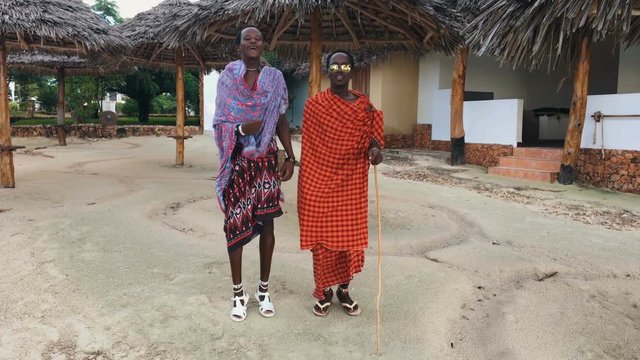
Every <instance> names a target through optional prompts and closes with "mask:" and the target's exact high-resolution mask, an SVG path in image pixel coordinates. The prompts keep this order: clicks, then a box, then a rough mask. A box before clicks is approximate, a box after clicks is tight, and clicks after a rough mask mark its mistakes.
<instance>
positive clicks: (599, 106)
mask: <svg viewBox="0 0 640 360" xmlns="http://www.w3.org/2000/svg"><path fill="white" fill-rule="evenodd" d="M596 111H601V112H602V113H603V114H605V115H640V94H614V95H592V96H589V99H588V101H587V114H586V119H585V121H584V128H583V130H582V143H581V147H582V148H587V149H600V148H602V144H603V143H602V140H603V138H604V148H605V149H612V150H640V118H638V117H635V118H631V117H629V118H606V119H604V120H603V121H602V122H601V123H596V122H595V120H594V119H593V118H592V117H591V116H592V115H593V114H594V113H595V112H596ZM603 126H604V137H603V132H602V130H603ZM594 133H595V142H594Z"/></svg>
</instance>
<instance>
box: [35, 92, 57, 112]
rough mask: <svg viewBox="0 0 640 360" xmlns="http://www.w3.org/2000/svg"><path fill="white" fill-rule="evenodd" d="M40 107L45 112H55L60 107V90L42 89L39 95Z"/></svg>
mask: <svg viewBox="0 0 640 360" xmlns="http://www.w3.org/2000/svg"><path fill="white" fill-rule="evenodd" d="M38 100H40V106H41V107H42V111H44V112H55V111H56V107H57V106H58V88H57V87H56V86H45V87H43V88H40V94H39V95H38Z"/></svg>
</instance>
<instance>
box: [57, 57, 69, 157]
mask: <svg viewBox="0 0 640 360" xmlns="http://www.w3.org/2000/svg"><path fill="white" fill-rule="evenodd" d="M64 78H65V76H64V67H59V68H58V69H56V82H57V83H58V106H57V109H56V110H57V115H58V116H57V121H56V123H57V125H58V126H57V131H58V145H60V146H67V139H66V135H65V132H64V80H65V79H64Z"/></svg>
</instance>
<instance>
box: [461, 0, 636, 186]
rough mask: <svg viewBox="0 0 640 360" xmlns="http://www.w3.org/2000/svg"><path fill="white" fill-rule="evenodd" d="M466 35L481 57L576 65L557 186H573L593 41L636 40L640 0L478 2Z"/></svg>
mask: <svg viewBox="0 0 640 360" xmlns="http://www.w3.org/2000/svg"><path fill="white" fill-rule="evenodd" d="M475 7H476V8H475V10H474V11H476V12H477V14H478V15H477V16H476V17H475V19H474V20H473V21H471V22H470V24H469V26H468V27H467V29H466V31H465V33H466V36H467V39H468V41H469V43H470V44H471V47H472V49H473V50H474V51H475V52H476V53H478V54H479V55H485V54H486V55H494V56H497V57H499V58H500V59H502V60H503V61H505V62H508V63H511V64H513V65H514V66H523V67H525V68H528V69H535V68H540V67H542V66H545V65H546V66H547V67H548V68H549V69H552V68H554V67H555V66H557V65H558V64H559V63H560V62H565V63H570V62H572V61H574V62H575V79H574V93H573V100H572V102H571V109H570V114H569V129H568V131H567V136H566V138H565V143H564V155H563V161H562V165H561V169H560V174H559V177H558V182H560V183H562V184H571V183H573V181H574V180H575V177H576V171H575V166H576V163H577V160H578V153H579V151H580V141H581V138H582V128H583V121H584V118H585V113H586V105H587V94H588V85H589V67H590V59H591V43H592V42H595V41H600V40H603V39H605V38H608V37H613V38H615V39H616V41H617V42H619V43H620V44H622V45H631V44H637V43H639V42H640V0H608V1H602V0H573V1H552V0H530V1H494V0H479V1H478V2H477V3H476V5H475Z"/></svg>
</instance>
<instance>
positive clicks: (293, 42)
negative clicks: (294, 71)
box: [172, 0, 462, 96]
mask: <svg viewBox="0 0 640 360" xmlns="http://www.w3.org/2000/svg"><path fill="white" fill-rule="evenodd" d="M197 5H198V6H199V7H200V11H198V12H196V13H195V14H194V15H193V18H192V19H190V24H189V26H188V27H186V26H185V27H183V29H182V30H181V31H180V32H177V33H175V34H174V35H172V36H173V37H174V38H176V39H180V38H188V39H191V40H194V41H204V42H206V43H226V44H227V46H228V47H229V48H230V49H235V45H234V44H233V43H234V41H235V38H236V34H237V33H238V32H239V31H240V30H241V29H242V28H244V27H245V26H248V25H252V26H257V27H258V28H259V29H260V30H261V31H262V34H263V36H264V39H265V41H266V42H267V43H268V44H269V46H268V50H273V51H276V52H277V53H278V56H279V57H280V58H282V59H297V60H302V59H309V60H310V77H309V83H310V85H309V86H310V89H309V90H310V91H309V95H310V96H313V95H314V94H315V93H317V92H318V91H319V90H320V81H321V71H320V67H321V66H320V65H321V64H320V60H321V57H322V53H323V51H329V50H331V49H336V48H345V49H357V48H360V47H367V48H370V49H374V50H375V49H389V48H393V49H396V50H408V51H416V52H422V51H441V52H444V53H447V54H452V53H454V52H455V51H456V49H457V48H458V46H459V45H460V44H461V43H462V41H461V40H462V39H461V36H460V34H459V31H460V30H461V29H460V27H459V16H458V14H457V12H456V11H455V9H451V8H450V6H449V2H448V1H445V0H402V1H400V0H399V1H393V2H383V1H378V0H265V1H250V0H202V1H201V2H200V3H198V4H197ZM309 55H310V56H309Z"/></svg>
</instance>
